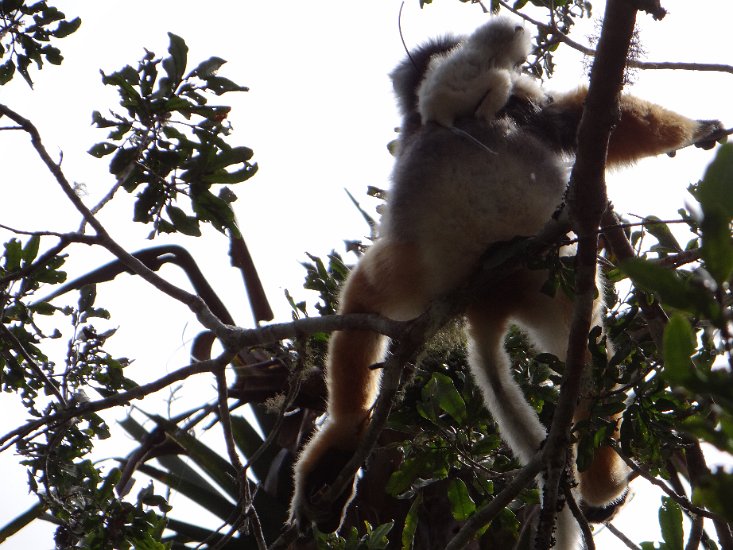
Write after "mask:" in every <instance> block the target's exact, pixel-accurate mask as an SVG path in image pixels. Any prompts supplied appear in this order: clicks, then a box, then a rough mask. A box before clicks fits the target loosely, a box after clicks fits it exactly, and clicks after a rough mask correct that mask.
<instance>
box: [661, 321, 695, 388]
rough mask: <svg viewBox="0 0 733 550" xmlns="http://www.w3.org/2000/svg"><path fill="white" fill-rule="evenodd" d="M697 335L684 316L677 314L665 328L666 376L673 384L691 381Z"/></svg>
mask: <svg viewBox="0 0 733 550" xmlns="http://www.w3.org/2000/svg"><path fill="white" fill-rule="evenodd" d="M695 344H696V340H695V333H694V331H693V330H692V327H691V326H690V323H689V321H688V320H687V318H686V317H685V316H684V315H681V314H679V313H676V314H674V315H672V317H671V318H670V319H669V323H667V326H666V327H665V328H664V376H665V378H666V379H667V380H669V382H670V383H671V384H675V385H684V383H685V382H686V381H687V380H689V379H690V377H691V375H692V372H691V371H690V358H691V357H692V354H693V353H695Z"/></svg>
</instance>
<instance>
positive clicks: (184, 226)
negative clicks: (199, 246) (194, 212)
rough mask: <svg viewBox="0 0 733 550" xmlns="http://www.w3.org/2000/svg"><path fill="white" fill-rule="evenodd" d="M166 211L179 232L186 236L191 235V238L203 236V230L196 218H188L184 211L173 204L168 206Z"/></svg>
mask: <svg viewBox="0 0 733 550" xmlns="http://www.w3.org/2000/svg"><path fill="white" fill-rule="evenodd" d="M165 210H166V212H167V214H168V216H170V219H171V222H172V223H173V226H174V227H175V228H176V231H179V232H181V233H183V234H184V235H189V236H191V237H200V236H201V228H200V227H199V222H198V220H197V219H196V218H195V217H194V216H188V215H187V214H186V213H185V212H184V211H183V210H181V209H180V208H178V207H177V206H173V205H172V204H169V205H168V206H166V209H165Z"/></svg>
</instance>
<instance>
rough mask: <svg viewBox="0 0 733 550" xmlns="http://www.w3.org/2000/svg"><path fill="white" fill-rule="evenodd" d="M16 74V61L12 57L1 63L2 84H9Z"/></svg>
mask: <svg viewBox="0 0 733 550" xmlns="http://www.w3.org/2000/svg"><path fill="white" fill-rule="evenodd" d="M14 74H15V63H14V62H13V60H12V59H8V60H7V61H6V62H5V63H3V64H2V65H0V86H2V85H3V84H7V83H8V82H10V81H11V80H12V79H13V75H14Z"/></svg>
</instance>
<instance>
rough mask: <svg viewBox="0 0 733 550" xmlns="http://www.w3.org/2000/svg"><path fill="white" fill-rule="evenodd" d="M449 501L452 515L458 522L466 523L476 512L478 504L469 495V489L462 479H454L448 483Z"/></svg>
mask: <svg viewBox="0 0 733 550" xmlns="http://www.w3.org/2000/svg"><path fill="white" fill-rule="evenodd" d="M448 501H449V502H450V508H451V514H452V515H453V518H454V519H455V520H456V521H465V520H467V519H468V518H470V517H471V515H473V513H474V512H475V511H476V503H475V502H474V501H473V499H472V498H471V495H469V494H468V487H466V484H465V483H464V482H463V480H462V479H460V478H456V479H452V480H450V482H449V483H448Z"/></svg>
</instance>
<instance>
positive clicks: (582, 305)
mask: <svg viewBox="0 0 733 550" xmlns="http://www.w3.org/2000/svg"><path fill="white" fill-rule="evenodd" d="M635 20H636V8H635V7H633V6H632V5H631V4H630V3H629V2H626V1H623V0H609V1H608V3H607V4H606V12H605V16H604V22H603V29H602V31H601V37H600V40H599V42H598V51H597V55H596V59H595V62H594V64H593V68H592V69H591V78H590V85H589V88H588V96H587V98H586V103H585V108H584V110H583V115H582V117H581V120H580V125H579V127H578V138H577V140H578V149H577V155H576V161H575V165H574V166H573V170H572V172H571V175H570V187H569V191H568V206H569V210H570V219H571V222H572V225H573V230H574V231H575V232H576V233H577V235H578V255H577V257H576V289H575V291H576V298H575V309H574V314H573V321H572V325H571V329H570V337H569V341H568V353H567V360H566V370H565V374H564V376H563V382H562V385H561V388H560V397H559V400H558V405H557V408H556V410H555V415H554V418H553V421H552V426H551V428H550V433H549V435H548V438H547V441H546V443H545V446H544V448H543V456H544V459H545V461H546V464H547V465H548V476H547V477H548V479H547V482H546V484H545V490H546V493H547V496H548V497H549V498H546V499H545V501H544V502H543V505H542V514H541V515H540V526H539V528H538V533H537V548H549V547H550V545H551V540H552V531H553V524H554V516H555V511H556V510H557V494H558V489H559V485H558V484H559V483H560V480H561V478H562V471H563V470H564V468H565V467H566V459H567V449H568V445H569V441H570V439H569V435H570V425H571V423H572V421H573V415H574V412H575V406H576V403H577V401H578V397H579V394H580V385H581V380H582V379H583V372H584V369H585V363H586V359H587V349H586V341H587V337H588V332H589V331H590V328H591V327H590V325H591V319H592V315H593V305H594V301H595V294H596V282H595V281H596V276H595V274H596V251H597V245H598V235H597V230H598V228H599V227H600V222H601V216H602V215H603V212H604V211H605V210H606V206H607V199H606V185H605V178H604V173H605V160H606V154H607V151H608V143H609V138H610V135H611V131H612V129H613V127H614V125H615V124H616V123H617V121H618V119H619V117H620V113H619V96H620V93H621V89H622V87H623V75H624V69H625V67H626V60H627V57H628V50H629V44H630V42H631V37H632V34H633V31H634V24H635Z"/></svg>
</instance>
